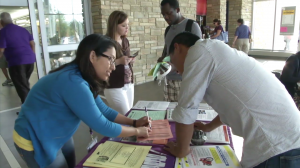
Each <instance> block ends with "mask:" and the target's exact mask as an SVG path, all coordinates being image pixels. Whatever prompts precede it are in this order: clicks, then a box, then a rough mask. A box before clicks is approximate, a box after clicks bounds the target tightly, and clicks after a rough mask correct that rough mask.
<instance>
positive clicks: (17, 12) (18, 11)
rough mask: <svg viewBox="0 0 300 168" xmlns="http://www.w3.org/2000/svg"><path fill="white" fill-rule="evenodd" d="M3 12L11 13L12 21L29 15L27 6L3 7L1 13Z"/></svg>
mask: <svg viewBox="0 0 300 168" xmlns="http://www.w3.org/2000/svg"><path fill="white" fill-rule="evenodd" d="M2 12H8V13H10V15H11V17H12V19H16V18H19V17H23V16H28V15H29V10H28V7H26V6H25V7H24V6H1V7H0V13H2Z"/></svg>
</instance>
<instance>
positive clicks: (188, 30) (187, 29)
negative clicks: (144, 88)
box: [154, 19, 195, 81]
mask: <svg viewBox="0 0 300 168" xmlns="http://www.w3.org/2000/svg"><path fill="white" fill-rule="evenodd" d="M194 22H195V21H194V20H192V19H188V21H187V23H186V25H185V31H187V32H192V26H193V23H194ZM170 28H171V25H169V26H168V27H167V28H166V30H165V35H164V36H165V39H166V35H167V33H168V31H169V30H170ZM166 50H167V48H166V47H164V50H163V53H162V56H166V55H167V51H166ZM156 79H157V77H155V78H154V81H156Z"/></svg>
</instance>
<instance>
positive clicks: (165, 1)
mask: <svg viewBox="0 0 300 168" xmlns="http://www.w3.org/2000/svg"><path fill="white" fill-rule="evenodd" d="M166 4H169V5H170V7H172V8H174V9H178V8H179V2H178V1H177V0H162V1H161V3H160V6H165V5H166Z"/></svg>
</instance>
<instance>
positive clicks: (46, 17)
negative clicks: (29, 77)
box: [29, 0, 91, 75]
mask: <svg viewBox="0 0 300 168" xmlns="http://www.w3.org/2000/svg"><path fill="white" fill-rule="evenodd" d="M30 1H31V0H29V3H30ZM31 5H32V8H33V9H31V11H33V12H34V13H35V19H36V26H37V30H36V31H37V34H38V35H37V36H38V37H35V38H37V39H39V40H38V43H36V44H40V50H41V56H40V58H41V62H39V64H40V67H39V68H41V69H43V70H42V71H43V73H44V75H45V74H47V73H48V72H49V71H50V70H52V69H55V68H58V67H59V66H61V65H63V64H65V63H68V62H70V61H72V60H73V59H74V58H75V54H76V49H77V47H78V45H79V42H80V41H81V40H82V39H83V38H84V37H85V36H86V35H87V34H90V33H91V30H90V26H89V24H85V23H90V20H89V17H86V16H88V15H89V8H88V6H89V1H86V0H63V1H62V0H34V1H31ZM32 19H34V17H33V18H32ZM43 65H44V66H43Z"/></svg>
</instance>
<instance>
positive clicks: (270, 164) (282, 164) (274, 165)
mask: <svg viewBox="0 0 300 168" xmlns="http://www.w3.org/2000/svg"><path fill="white" fill-rule="evenodd" d="M299 167H300V148H298V149H293V150H290V151H287V152H284V153H282V154H279V155H277V156H273V157H272V158H270V159H268V160H266V161H265V162H263V163H261V164H259V165H258V166H256V167H254V168H299Z"/></svg>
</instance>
